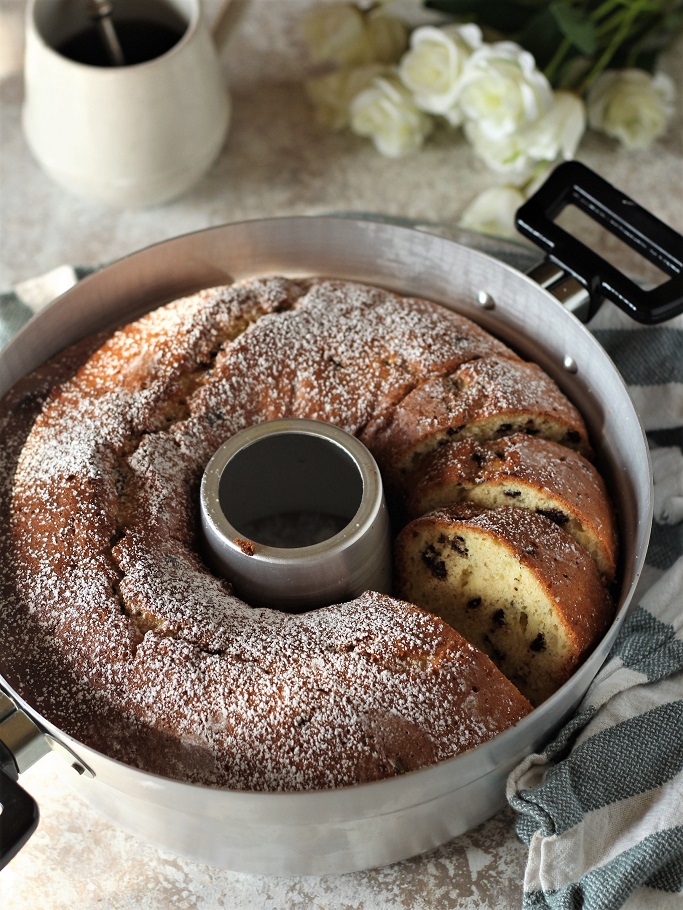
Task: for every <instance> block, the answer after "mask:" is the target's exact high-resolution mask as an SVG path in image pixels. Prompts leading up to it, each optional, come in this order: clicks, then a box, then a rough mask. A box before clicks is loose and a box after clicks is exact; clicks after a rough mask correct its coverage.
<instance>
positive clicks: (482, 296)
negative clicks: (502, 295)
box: [477, 291, 496, 310]
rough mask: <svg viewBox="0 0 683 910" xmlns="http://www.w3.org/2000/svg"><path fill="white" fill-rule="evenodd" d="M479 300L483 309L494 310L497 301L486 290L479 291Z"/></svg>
mask: <svg viewBox="0 0 683 910" xmlns="http://www.w3.org/2000/svg"><path fill="white" fill-rule="evenodd" d="M477 302H478V304H479V306H480V307H481V308H482V309H483V310H492V309H494V307H495V305H496V301H495V300H494V299H493V297H491V295H490V294H488V293H487V292H486V291H479V293H478V294H477Z"/></svg>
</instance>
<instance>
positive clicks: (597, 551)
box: [406, 433, 617, 584]
mask: <svg viewBox="0 0 683 910" xmlns="http://www.w3.org/2000/svg"><path fill="white" fill-rule="evenodd" d="M406 486H407V488H408V491H409V492H408V502H407V510H408V514H409V516H410V517H411V518H416V517H418V516H420V515H424V514H425V513H426V512H431V511H432V510H434V509H437V508H440V507H442V506H447V505H452V504H454V503H456V502H460V501H461V500H467V501H469V502H474V503H476V504H478V505H480V506H492V505H514V506H517V507H520V506H521V507H522V508H530V509H532V510H534V511H536V512H539V513H540V514H542V515H545V516H546V517H547V518H550V520H551V521H553V522H555V524H558V525H560V527H563V528H565V529H566V530H568V531H569V533H570V534H572V535H573V536H574V537H575V538H576V539H577V540H578V541H579V542H580V543H581V544H582V545H583V546H584V547H585V548H586V549H588V551H589V552H590V553H591V555H592V556H593V557H594V559H595V560H596V563H597V565H598V569H599V570H600V572H601V574H602V575H603V576H604V578H605V580H606V582H607V583H608V584H611V583H612V582H613V581H614V577H615V574H616V561H617V536H616V530H615V526H614V518H613V515H612V507H611V504H610V500H609V496H608V493H607V490H606V488H605V483H604V481H603V479H602V477H601V476H600V474H599V473H598V471H597V470H596V468H595V467H594V466H593V465H592V464H591V463H590V462H589V461H588V460H587V459H586V458H584V457H583V456H582V455H580V454H579V453H578V452H575V451H573V450H572V449H568V448H567V447H566V446H563V445H560V444H559V443H556V442H553V441H551V440H547V439H540V438H539V437H535V436H527V435H526V434H524V433H516V434H514V435H512V436H505V437H502V438H500V439H496V440H492V441H490V442H485V443H480V442H478V441H477V440H475V439H464V440H461V441H459V442H451V443H448V444H447V445H444V446H441V447H440V448H438V449H436V450H435V451H434V452H432V453H431V454H430V455H427V456H426V457H425V459H424V460H423V461H422V462H421V463H420V465H419V467H418V469H417V470H416V471H414V472H413V474H412V475H411V476H410V477H409V479H408V481H407V483H406Z"/></svg>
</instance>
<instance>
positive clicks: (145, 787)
mask: <svg viewBox="0 0 683 910" xmlns="http://www.w3.org/2000/svg"><path fill="white" fill-rule="evenodd" d="M302 238H303V240H305V241H306V242H303V241H302ZM399 251H400V255H399ZM162 266H163V268H162ZM273 272H278V273H280V274H288V275H301V274H324V275H330V276H335V277H340V278H352V279H355V280H359V281H367V282H371V283H376V284H381V285H383V286H385V287H389V288H391V289H393V290H396V291H399V292H401V293H404V294H421V295H423V296H425V297H428V298H431V299H436V300H438V301H439V302H442V303H446V304H447V305H448V301H447V300H446V299H445V298H447V297H452V296H453V289H454V287H455V286H457V292H456V296H458V298H459V305H458V306H457V307H455V308H456V309H458V310H459V311H460V312H463V313H464V314H465V315H467V316H470V317H471V318H473V319H475V321H477V322H479V323H480V324H481V325H483V326H484V327H485V328H487V329H490V330H493V331H494V332H495V333H496V334H498V335H501V336H502V337H503V338H504V340H506V341H508V342H509V343H512V344H513V345H514V346H517V347H519V348H520V349H521V350H522V351H523V353H526V354H527V355H528V356H531V357H533V358H534V359H537V360H539V362H541V365H542V366H544V367H545V368H546V369H548V371H549V372H550V373H551V374H552V375H553V376H554V378H556V379H557V380H558V382H559V384H560V385H562V386H563V388H564V389H565V391H569V392H570V395H571V397H573V398H574V399H575V400H576V398H577V397H582V396H583V395H588V397H589V399H590V400H591V402H592V404H591V407H592V406H593V404H595V403H596V402H598V403H599V407H598V408H597V411H596V413H594V414H592V415H591V419H590V420H589V425H591V424H592V425H591V430H592V431H593V432H592V435H593V436H594V438H595V437H596V436H597V438H598V442H599V444H600V445H601V444H603V443H604V442H605V439H604V436H605V426H608V427H609V425H610V422H611V423H614V419H615V418H614V414H613V413H612V412H613V411H614V410H615V409H616V407H617V405H618V409H619V412H620V420H622V422H623V420H624V418H625V419H626V423H627V425H628V427H627V429H626V430H624V433H626V434H628V437H629V440H630V452H629V459H628V462H627V464H626V470H627V472H628V473H629V484H630V487H631V488H632V492H633V494H634V501H635V504H636V514H637V519H636V523H635V526H634V527H633V528H632V529H631V530H632V532H633V535H632V536H633V538H634V539H633V541H632V546H630V547H629V554H630V556H629V565H628V566H627V570H626V572H627V575H626V578H625V581H624V585H623V588H624V596H623V597H622V602H621V605H620V608H619V613H618V616H617V618H616V620H615V622H614V623H613V625H612V627H611V628H610V630H609V632H608V633H607V635H606V636H605V638H604V639H603V640H602V642H601V643H600V644H599V645H598V647H597V648H596V650H595V651H594V652H593V654H592V655H591V656H590V657H589V659H588V660H587V661H586V663H585V664H584V665H583V666H582V668H581V669H580V670H579V671H578V672H577V673H576V674H575V675H574V677H573V678H572V680H570V681H569V682H568V683H567V684H565V686H563V687H562V689H560V690H559V691H558V692H557V693H556V694H555V695H554V696H552V698H551V699H549V700H548V701H547V702H546V703H545V704H544V705H542V706H541V707H540V708H537V709H536V710H535V711H534V712H533V713H532V714H531V715H529V717H527V718H525V719H524V720H523V721H522V722H521V723H520V724H518V725H517V726H516V727H515V728H513V729H511V730H508V731H506V732H505V733H503V734H502V735H500V736H498V737H496V738H495V739H494V740H492V741H490V742H489V743H486V744H484V745H483V746H480V747H478V748H477V749H476V750H475V751H474V752H472V753H469V754H465V755H462V756H457V757H455V758H453V759H450V760H447V761H445V762H442V763H440V764H439V765H435V766H432V767H430V768H426V769H422V770H421V771H417V772H412V773H411V774H409V775H406V776H404V777H402V778H394V779H390V780H387V781H379V782H374V783H370V784H362V785H359V786H357V787H353V788H344V790H342V791H314V792H310V793H293V794H279V793H276V794H267V793H266V794H261V793H244V792H236V791H215V790H211V789H210V788H203V787H196V786H195V785H192V784H184V783H180V782H176V781H168V780H166V779H164V778H157V777H155V776H154V775H150V774H148V773H147V772H142V771H138V770H137V769H134V768H130V767H128V766H126V765H122V764H120V763H118V762H116V761H114V760H112V759H109V758H108V757H106V756H102V755H99V754H98V753H95V752H93V751H92V750H90V749H89V748H87V747H83V746H82V745H81V744H79V743H78V742H76V741H75V740H73V739H71V738H70V737H67V736H64V734H62V733H61V731H59V730H57V729H56V728H54V727H53V726H52V725H51V724H50V723H49V722H48V721H46V720H45V719H44V718H41V717H40V715H38V714H37V712H35V711H34V710H33V709H32V708H31V707H30V706H29V705H27V704H26V703H25V702H24V701H23V699H21V698H17V700H18V702H19V703H20V704H21V705H22V706H23V707H24V708H25V709H26V710H27V711H28V713H30V714H31V715H32V716H33V717H34V718H36V719H37V720H38V721H39V722H40V723H42V724H43V726H44V727H45V728H46V729H47V730H48V731H49V732H51V733H52V734H53V735H54V736H56V737H58V738H59V737H61V738H62V739H64V740H65V741H66V742H67V743H69V744H70V745H71V746H72V748H73V749H74V751H75V752H76V753H77V754H78V753H79V751H80V752H82V753H83V754H84V756H85V758H86V761H87V763H88V764H90V765H91V766H94V770H95V771H96V775H97V777H98V779H99V780H100V781H101V782H104V783H108V784H109V785H110V786H113V787H115V788H122V789H123V790H124V792H125V791H128V792H130V793H131V794H133V793H139V794H140V795H144V797H145V798H148V799H151V800H152V801H156V800H157V799H158V804H159V805H160V806H163V805H164V803H165V802H168V800H169V799H171V798H175V799H179V800H180V801H181V802H183V803H186V804H187V806H188V810H189V811H192V809H191V807H192V806H193V805H195V804H196V801H197V796H198V795H199V794H202V793H207V792H208V793H209V794H211V800H210V801H211V804H215V805H216V806H217V808H216V812H217V813H218V814H219V815H220V816H221V817H222V816H224V815H225V813H226V811H229V812H233V811H234V810H238V814H241V813H242V812H245V813H246V814H247V815H248V814H250V813H251V814H252V815H253V814H255V816H256V817H258V818H261V817H262V816H263V815H264V814H266V815H267V814H268V813H269V812H275V814H276V815H277V814H279V813H280V811H282V813H283V815H286V816H287V818H288V819H289V820H290V822H291V823H292V824H294V823H301V824H305V823H306V820H309V821H310V820H311V810H312V809H314V810H315V812H314V814H315V815H316V816H319V818H320V819H327V822H328V823H331V822H332V819H333V818H335V819H338V820H340V821H344V822H348V821H353V820H354V819H361V818H365V817H369V816H373V815H375V816H376V815H377V813H378V811H379V809H380V806H381V805H383V804H384V805H386V804H388V802H389V801H390V802H391V805H392V811H391V812H390V813H389V814H390V815H391V814H394V813H395V812H396V811H400V810H402V809H410V807H411V806H415V805H424V803H425V802H429V801H437V802H438V800H439V799H440V798H441V797H442V796H443V795H444V794H447V793H452V792H453V791H455V790H460V789H463V788H465V787H467V786H468V784H471V783H472V782H473V781H476V780H477V779H479V778H482V777H484V776H486V775H487V774H489V773H490V772H491V770H492V769H495V768H500V767H502V766H504V765H505V764H506V762H510V761H513V762H514V761H516V760H517V758H518V757H519V755H520V753H525V752H528V751H529V750H533V749H535V748H537V747H538V746H539V745H540V743H542V742H543V741H545V740H546V739H547V737H548V735H549V734H550V732H552V730H553V729H554V728H556V727H557V726H558V724H559V723H561V722H562V721H563V720H564V719H565V717H566V716H567V715H568V714H569V713H570V712H571V711H572V710H573V709H574V708H575V707H576V704H577V703H578V701H579V700H580V698H581V696H582V695H583V693H584V692H585V689H586V688H587V686H588V684H589V682H590V680H591V679H592V678H593V676H594V675H595V673H596V672H597V671H598V669H599V667H600V665H601V664H602V662H603V661H604V659H605V657H606V655H607V653H608V651H609V648H610V647H611V645H612V643H613V641H614V638H615V637H616V635H617V633H618V630H619V628H620V626H621V624H622V623H623V620H624V619H625V617H626V615H627V613H628V610H629V607H630V601H631V598H632V594H633V591H634V588H635V584H636V582H637V579H638V577H639V575H640V572H641V571H642V566H643V563H644V559H645V551H646V548H647V542H648V538H649V529H650V524H651V517H652V491H651V479H650V478H651V472H650V466H649V455H648V452H647V444H646V440H645V436H644V433H643V430H642V427H641V426H640V423H639V421H638V418H637V415H636V414H635V411H634V410H633V407H632V405H631V402H630V399H629V397H628V393H627V390H626V388H625V386H624V384H623V382H622V380H621V378H620V377H619V375H618V373H617V372H616V369H615V368H614V367H613V365H611V361H609V358H608V357H607V355H606V354H605V352H604V351H603V350H602V348H600V346H599V345H598V343H597V342H596V341H595V339H594V338H593V337H592V336H591V335H590V333H589V332H588V331H587V330H586V329H585V327H584V326H582V325H581V324H580V323H578V321H577V320H576V319H575V318H574V317H573V316H571V314H569V313H568V312H566V311H565V310H564V309H563V308H562V307H561V305H560V304H559V303H557V302H556V301H554V299H553V298H552V297H551V296H550V295H549V294H548V293H547V292H545V291H543V290H542V289H540V288H539V287H538V286H537V285H536V284H535V283H534V282H533V281H532V280H531V279H529V278H527V277H526V276H524V275H521V274H520V273H519V272H518V271H516V270H515V269H513V268H512V267H510V266H506V265H505V264H503V263H501V262H499V261H497V260H494V259H492V258H491V257H490V256H488V255H487V254H484V253H480V252H477V251H475V250H471V249H469V248H466V247H462V246H461V245H460V244H457V243H454V242H453V241H450V240H446V239H444V238H440V237H436V236H434V235H432V234H428V233H426V232H422V231H417V230H414V229H411V228H408V227H399V226H396V225H388V224H386V223H383V222H369V221H360V222H359V221H354V220H352V219H348V218H320V217H318V216H315V217H314V218H312V217H310V216H301V217H295V218H277V219H263V220H259V221H253V222H245V223H241V224H233V225H223V226H218V227H214V228H208V229H206V230H204V231H200V232H194V233H192V234H186V235H183V236H181V237H177V238H173V239H171V240H168V241H163V242H161V243H159V244H155V245H153V246H151V247H147V248H146V249H144V250H141V251H139V252H137V253H133V254H132V255H130V256H128V257H125V258H124V259H121V260H118V261H117V262H115V263H113V264H112V265H110V266H107V267H106V268H105V269H103V270H102V271H100V272H98V273H96V274H94V275H92V276H90V277H88V278H86V279H84V280H83V281H81V282H80V283H79V284H78V285H77V286H76V287H75V288H73V289H72V290H70V291H68V292H66V294H64V295H62V296H61V297H60V298H58V299H57V300H56V301H54V302H53V303H52V304H50V306H49V307H47V308H46V309H45V310H44V311H43V312H42V313H41V314H40V315H39V316H37V317H36V318H35V319H34V320H32V321H31V322H30V323H29V325H28V326H26V327H25V328H24V329H23V330H22V331H21V332H20V333H19V334H18V335H17V336H16V337H15V339H13V341H12V342H10V344H9V345H8V346H7V347H6V348H5V350H4V351H3V352H2V353H1V354H0V394H2V392H3V391H4V389H5V386H7V387H9V385H11V384H12V382H13V381H15V380H16V379H17V378H19V376H20V375H23V374H24V373H26V372H28V371H30V369H32V368H33V367H35V366H37V365H38V364H39V363H41V362H43V360H45V359H46V357H47V356H50V355H51V354H52V353H55V352H56V351H57V350H58V349H60V348H61V347H63V346H64V345H65V344H67V343H69V341H71V340H75V339H76V338H77V337H81V336H82V335H84V334H88V333H89V332H91V331H94V330H96V329H97V328H101V327H103V326H104V325H107V324H110V323H112V322H116V321H120V319H121V318H123V319H125V320H127V319H129V318H132V317H133V316H135V315H137V314H138V313H140V312H143V311H145V310H147V309H150V308H152V307H153V306H156V305H158V304H161V303H164V302H166V301H167V300H171V299H173V298H174V297H177V296H179V295H181V294H183V293H190V292H193V291H194V290H198V289H199V288H200V287H207V286H210V285H214V284H220V283H224V282H227V281H229V280H233V279H234V280H240V279H242V278H246V277H250V276H251V275H256V274H266V273H273ZM456 273H457V275H458V279H457V282H456V280H455V278H454V274H456ZM435 275H436V280H435ZM463 286H464V288H465V289H464V292H463ZM480 290H486V291H487V293H490V294H491V296H493V298H494V300H497V301H498V306H497V307H496V309H495V310H494V311H488V310H482V309H481V308H480V307H479V306H478V304H477V299H478V295H477V293H476V292H478V291H480ZM517 293H519V294H520V295H521V296H523V298H524V301H525V304H524V306H525V310H524V311H522V310H521V309H519V308H518V309H517V310H513V309H511V308H508V306H507V304H506V303H505V298H506V295H508V294H510V295H512V297H514V295H515V294H517ZM501 294H502V296H501ZM529 302H533V306H530V307H529V308H528V310H527V309H526V307H527V305H528V304H529ZM88 306H91V310H90V311H89V310H88V309H87V307H88ZM541 306H542V307H543V308H544V313H545V314H546V315H545V316H544V318H543V320H542V324H541V329H540V330H539V329H538V328H537V327H534V325H533V319H532V311H533V312H535V311H536V310H538V309H539V308H540V307H541ZM114 313H116V315H117V317H118V318H117V319H113V318H111V317H112V316H113V314H114ZM84 314H85V315H84ZM547 323H549V324H550V325H551V326H552V329H553V335H554V336H555V337H556V338H557V337H561V338H562V339H563V344H562V345H559V346H558V344H557V343H555V342H553V345H554V346H553V347H552V348H551V350H548V344H547V342H548V337H546V336H547V329H548V325H547ZM539 331H540V334H541V335H542V336H543V337H542V340H538V339H537V338H535V336H536V335H538V333H539ZM46 337H48V338H50V340H51V341H50V348H51V350H49V351H48V350H47V349H46V346H45V343H44V339H45V338H46ZM566 339H569V340H570V341H569V343H570V346H574V351H575V353H576V349H577V348H578V349H580V355H581V356H579V358H578V363H579V373H578V377H572V376H568V375H567V374H566V373H564V372H563V370H562V367H561V366H560V363H561V358H560V357H559V356H558V351H563V350H564V347H565V342H566ZM551 340H552V339H551ZM532 342H533V343H532ZM534 345H535V347H534ZM46 351H47V353H46ZM538 352H540V356H539V353H538ZM584 357H585V358H590V359H591V360H592V359H594V358H597V359H598V360H600V361H601V362H602V364H603V367H604V368H605V369H606V370H607V372H608V373H609V375H610V380H611V382H612V384H613V385H612V390H611V391H612V393H613V394H612V395H611V398H612V399H613V400H612V401H611V402H610V401H605V400H604V390H601V389H595V388H591V387H590V385H589V386H586V385H585V384H582V377H583V374H584V372H585V371H584V366H583V361H582V358H584ZM575 359H576V358H575ZM586 362H588V361H586ZM622 435H623V434H622ZM612 455H614V453H612ZM645 475H647V481H646V480H645ZM8 689H9V687H8ZM10 694H12V695H14V694H15V693H12V692H11V690H10ZM340 795H343V799H340ZM210 801H209V800H204V802H205V803H206V805H204V806H203V808H202V809H200V810H199V812H198V814H199V816H202V815H203V814H205V813H206V812H207V806H208V805H209V803H210ZM213 801H215V803H214V802H213ZM276 807H277V808H276ZM280 807H281V808H280ZM332 810H336V812H333V811H332ZM330 813H331V814H330ZM297 819H298V822H297ZM482 820H483V819H482ZM321 823H322V822H321Z"/></svg>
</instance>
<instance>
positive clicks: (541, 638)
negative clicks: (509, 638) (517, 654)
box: [529, 632, 546, 654]
mask: <svg viewBox="0 0 683 910" xmlns="http://www.w3.org/2000/svg"><path fill="white" fill-rule="evenodd" d="M545 648H546V644H545V635H544V634H543V632H539V633H538V635H537V636H536V638H534V640H533V641H532V642H531V644H530V645H529V650H530V651H534V652H535V653H536V654H540V652H541V651H545Z"/></svg>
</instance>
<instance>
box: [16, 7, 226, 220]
mask: <svg viewBox="0 0 683 910" xmlns="http://www.w3.org/2000/svg"><path fill="white" fill-rule="evenodd" d="M115 9H116V14H117V16H120V17H128V18H129V19H137V20H140V19H145V20H147V21H148V22H155V23H158V24H163V23H164V22H165V21H167V20H169V19H170V20H171V21H174V24H176V25H179V26H180V30H179V34H180V32H182V35H181V36H180V37H179V39H178V41H177V43H176V44H175V45H174V46H173V47H171V48H170V50H168V51H167V52H166V53H163V54H161V56H158V57H155V58H154V59H151V60H148V61H146V62H142V63H137V64H131V65H123V66H94V65H89V64H85V63H80V62H76V61H74V60H73V59H69V58H68V57H67V56H64V53H63V52H60V50H58V49H60V48H61V49H63V44H64V42H65V41H66V40H67V39H68V38H70V37H72V36H73V35H74V33H75V32H77V31H78V30H79V29H81V28H83V27H86V26H87V25H88V23H89V20H88V17H87V13H86V12H85V3H84V2H83V0H29V3H28V5H27V19H26V58H25V101H24V107H23V127H24V134H25V136H26V140H27V142H28V145H29V147H30V148H31V150H32V152H33V154H34V155H35V157H36V159H37V160H38V162H39V163H40V164H41V166H42V167H43V169H44V170H45V171H46V172H47V173H48V174H49V175H50V176H51V177H53V178H54V179H55V180H56V181H57V182H58V183H60V184H62V185H63V186H64V187H66V188H68V189H70V190H73V191H74V192H76V193H79V194H81V195H84V196H88V197H91V198H93V199H97V200H100V201H101V202H104V203H107V204H109V205H112V206H115V207H118V208H142V207H146V206H153V205H157V204H160V203H163V202H166V201H168V200H170V199H173V198H175V197H177V196H179V195H180V194H182V193H183V192H185V191H186V190H188V189H189V188H190V187H191V186H192V185H193V184H194V183H196V181H197V180H199V178H200V177H201V176H202V175H203V174H204V173H205V172H206V171H207V170H208V168H209V167H210V166H211V164H212V163H213V162H214V161H215V159H216V157H217V156H218V154H219V152H220V151H221V149H222V147H223V143H224V141H225V137H226V133H227V129H228V124H229V120H230V99H229V95H228V91H227V88H226V86H225V84H224V77H223V73H222V71H221V65H220V60H219V57H218V51H219V49H220V45H221V44H222V43H223V41H224V40H225V38H226V37H227V34H228V33H229V29H227V28H225V27H224V26H225V21H226V20H225V17H219V19H220V21H217V22H216V23H214V28H213V29H211V28H209V26H208V25H207V23H206V21H205V18H204V16H203V13H202V8H201V2H200V0H116V3H115Z"/></svg>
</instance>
